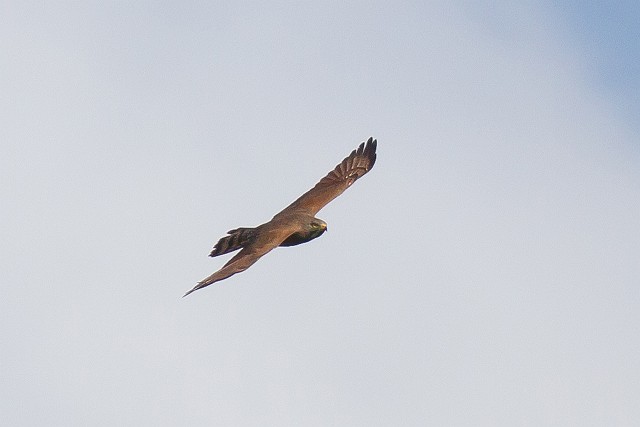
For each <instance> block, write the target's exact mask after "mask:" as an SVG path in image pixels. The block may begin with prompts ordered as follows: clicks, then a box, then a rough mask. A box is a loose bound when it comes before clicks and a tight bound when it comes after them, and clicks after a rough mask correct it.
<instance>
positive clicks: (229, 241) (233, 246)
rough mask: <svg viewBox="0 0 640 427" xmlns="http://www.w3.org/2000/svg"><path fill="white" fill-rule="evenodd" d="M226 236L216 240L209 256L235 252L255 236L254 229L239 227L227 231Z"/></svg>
mask: <svg viewBox="0 0 640 427" xmlns="http://www.w3.org/2000/svg"><path fill="white" fill-rule="evenodd" d="M227 234H228V236H224V237H223V238H222V239H220V240H218V243H216V245H215V246H214V247H213V250H212V251H211V253H210V254H209V256H211V257H214V256H218V255H223V254H226V253H229V252H233V251H236V250H238V249H240V248H242V247H244V246H245V245H246V244H247V243H249V242H250V241H251V240H252V239H253V236H254V235H255V228H246V227H240V228H236V229H234V230H229V231H227Z"/></svg>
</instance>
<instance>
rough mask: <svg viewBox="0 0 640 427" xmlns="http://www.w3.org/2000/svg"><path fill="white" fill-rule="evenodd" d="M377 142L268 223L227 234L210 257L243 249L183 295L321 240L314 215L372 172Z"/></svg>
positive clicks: (320, 226)
mask: <svg viewBox="0 0 640 427" xmlns="http://www.w3.org/2000/svg"><path fill="white" fill-rule="evenodd" d="M377 143H378V141H377V140H375V139H373V138H369V139H368V140H367V142H366V145H365V143H364V142H363V143H362V144H360V146H359V147H358V148H357V149H356V150H353V151H352V152H351V154H349V156H347V157H346V158H345V159H344V160H343V161H342V162H340V164H339V165H338V166H336V168H335V169H334V170H332V171H331V172H329V174H328V175H327V176H325V177H324V178H322V179H321V180H320V182H318V183H317V184H316V185H315V187H313V188H312V189H311V190H309V191H307V192H306V193H304V194H303V195H302V196H300V197H299V198H298V199H297V200H296V201H294V202H293V203H291V204H290V205H289V206H287V207H286V208H284V209H283V210H282V212H280V213H278V214H276V215H275V216H274V217H273V218H272V219H271V221H269V222H266V223H264V224H262V225H259V226H257V227H254V228H245V227H241V228H236V229H234V230H229V231H227V236H224V237H223V238H221V239H220V240H219V241H218V243H216V245H215V246H214V247H213V250H212V251H211V253H210V254H209V256H212V257H214V256H218V255H222V254H226V253H229V252H233V251H235V250H238V249H240V248H242V250H241V251H240V252H238V253H237V254H236V255H235V256H234V257H233V258H231V259H230V260H229V262H227V263H226V264H225V265H224V266H223V267H222V268H221V269H220V270H218V271H216V272H215V273H213V274H212V275H211V276H209V277H207V278H206V279H203V280H202V281H200V282H198V284H197V285H196V286H195V287H194V288H193V289H191V290H190V291H189V292H187V293H186V294H184V296H185V297H186V296H187V295H189V294H190V293H191V292H193V291H196V290H198V289H201V288H204V287H205V286H209V285H210V284H212V283H215V282H218V281H220V280H224V279H226V278H227V277H230V276H233V275H234V274H236V273H240V272H242V271H244V270H246V269H247V268H249V267H250V266H251V265H253V263H255V262H256V261H257V260H258V259H259V258H260V257H261V256H263V255H264V254H266V253H267V252H269V251H270V250H272V249H274V248H276V247H278V246H294V245H299V244H301V243H306V242H308V241H309V240H313V239H315V238H316V237H320V236H321V235H322V233H324V232H325V231H327V223H326V222H324V221H323V220H321V219H318V218H315V214H316V213H318V211H319V210H320V209H322V208H323V207H324V206H325V205H326V204H327V203H329V202H330V201H332V200H333V199H335V198H336V197H338V196H339V195H340V194H342V193H343V192H344V190H346V189H347V188H349V187H350V186H351V184H353V183H354V182H355V181H356V180H357V179H358V178H360V177H361V176H363V175H364V174H366V173H367V172H369V170H371V168H372V167H373V165H374V163H375V162H376V145H377Z"/></svg>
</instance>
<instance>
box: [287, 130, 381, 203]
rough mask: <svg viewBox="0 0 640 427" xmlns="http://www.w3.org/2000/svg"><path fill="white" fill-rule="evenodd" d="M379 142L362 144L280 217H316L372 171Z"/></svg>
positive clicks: (372, 140)
mask: <svg viewBox="0 0 640 427" xmlns="http://www.w3.org/2000/svg"><path fill="white" fill-rule="evenodd" d="M377 144H378V141H377V140H376V139H373V138H369V139H368V140H367V143H366V145H365V143H364V142H363V143H362V144H360V146H359V147H358V149H357V150H353V151H352V152H351V154H349V156H347V157H346V158H345V159H344V160H343V161H342V162H340V164H339V165H338V166H336V168H335V169H334V170H332V171H331V172H329V174H328V175H327V176H325V177H324V178H322V179H321V180H320V182H318V183H317V184H316V186H315V187H313V188H312V189H311V190H309V191H307V192H306V193H304V194H303V195H302V196H300V197H299V198H298V199H297V200H296V201H294V202H293V203H291V204H290V205H289V206H287V207H286V208H284V210H283V211H282V212H280V213H279V214H278V215H280V214H282V213H285V212H291V211H298V212H304V213H307V214H309V215H315V214H316V213H318V211H319V210H320V209H322V208H323V207H324V206H325V205H327V204H328V203H329V202H330V201H332V200H333V199H335V198H336V197H338V196H339V195H340V194H342V193H343V192H344V190H346V189H347V188H349V186H350V185H351V184H353V183H354V182H355V181H356V180H357V179H358V178H360V177H361V176H362V175H364V174H366V173H367V172H369V171H370V170H371V168H372V167H373V165H374V163H375V162H376V145H377Z"/></svg>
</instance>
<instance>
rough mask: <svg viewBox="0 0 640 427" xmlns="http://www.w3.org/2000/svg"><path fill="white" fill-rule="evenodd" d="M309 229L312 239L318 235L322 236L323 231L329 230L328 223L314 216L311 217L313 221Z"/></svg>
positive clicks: (310, 222)
mask: <svg viewBox="0 0 640 427" xmlns="http://www.w3.org/2000/svg"><path fill="white" fill-rule="evenodd" d="M308 231H309V234H310V235H311V236H312V237H311V238H312V239H315V238H316V237H320V236H321V235H322V233H324V232H325V231H327V223H326V222H324V221H323V220H321V219H318V218H313V219H311V221H309V225H308Z"/></svg>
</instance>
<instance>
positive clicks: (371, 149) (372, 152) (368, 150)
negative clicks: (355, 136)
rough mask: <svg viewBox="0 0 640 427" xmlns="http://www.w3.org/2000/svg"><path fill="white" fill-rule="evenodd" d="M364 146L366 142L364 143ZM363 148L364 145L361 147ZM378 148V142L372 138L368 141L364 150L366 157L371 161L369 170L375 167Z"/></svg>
mask: <svg viewBox="0 0 640 427" xmlns="http://www.w3.org/2000/svg"><path fill="white" fill-rule="evenodd" d="M362 144H364V142H363V143H362ZM361 147H362V145H361ZM377 147H378V140H377V139H373V137H372V136H370V137H369V139H368V140H367V145H366V147H365V148H364V152H363V154H364V156H365V157H367V158H368V159H369V162H370V163H369V169H371V168H372V167H373V164H374V163H375V162H376V148H377Z"/></svg>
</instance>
